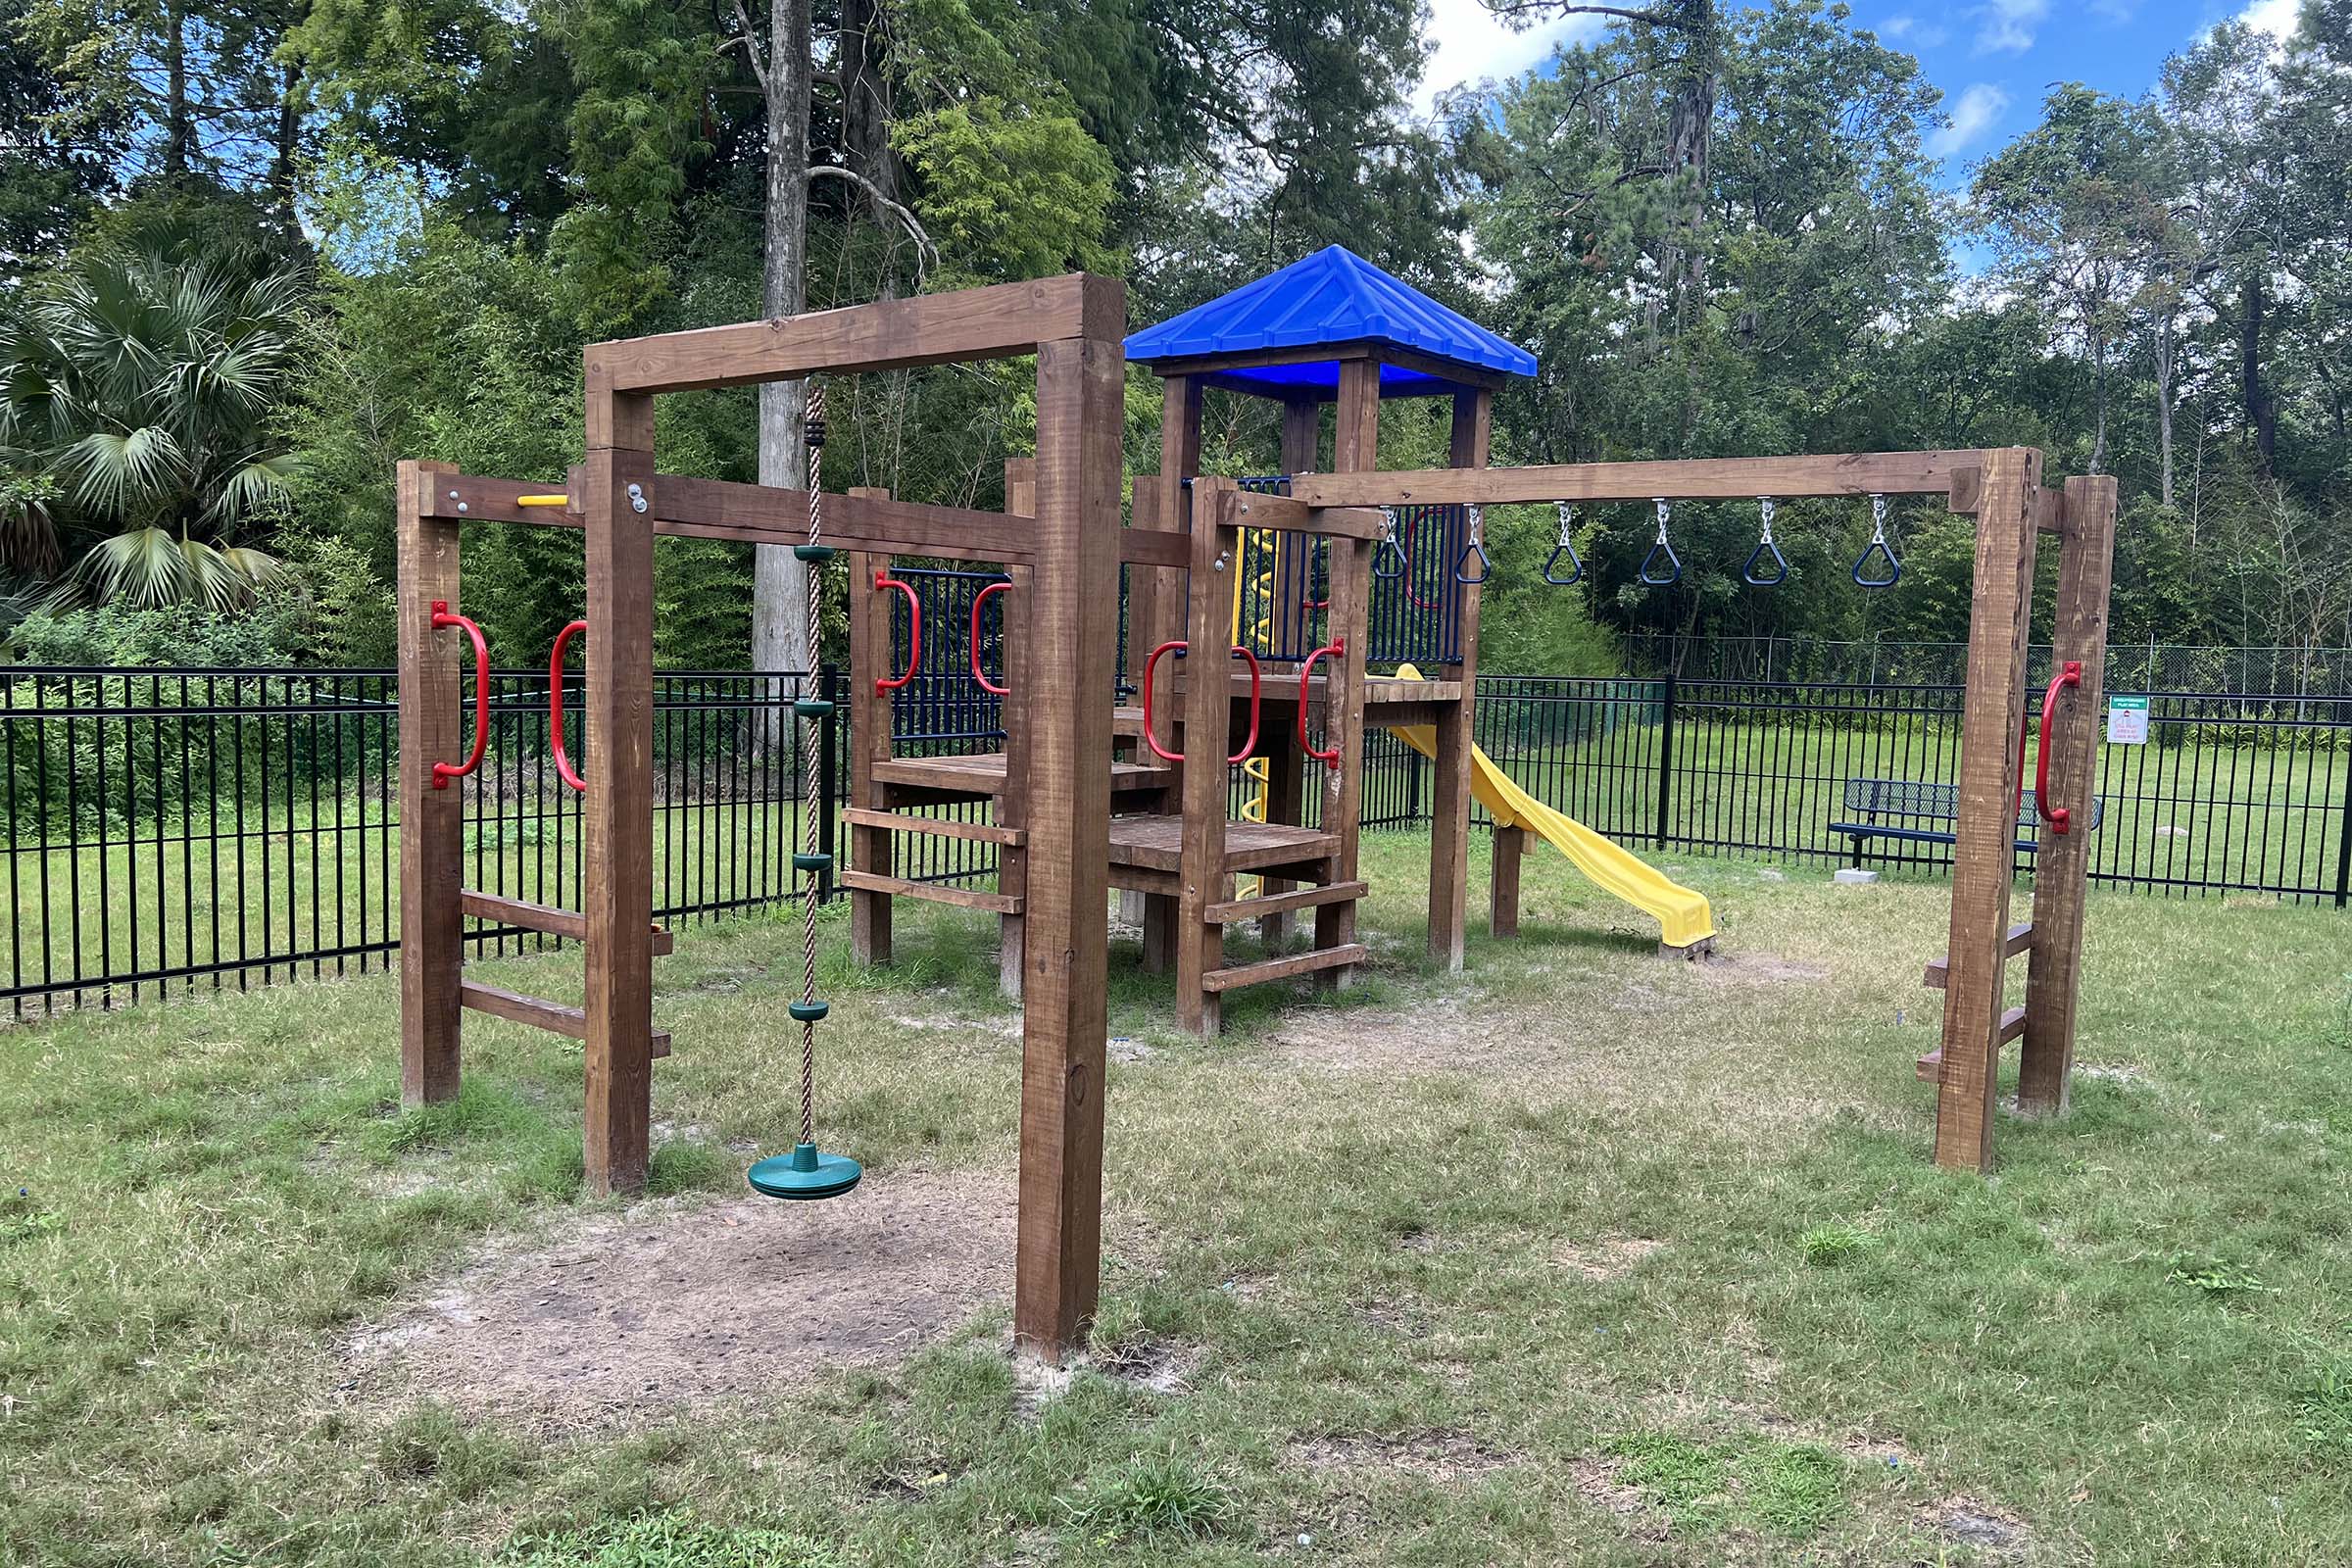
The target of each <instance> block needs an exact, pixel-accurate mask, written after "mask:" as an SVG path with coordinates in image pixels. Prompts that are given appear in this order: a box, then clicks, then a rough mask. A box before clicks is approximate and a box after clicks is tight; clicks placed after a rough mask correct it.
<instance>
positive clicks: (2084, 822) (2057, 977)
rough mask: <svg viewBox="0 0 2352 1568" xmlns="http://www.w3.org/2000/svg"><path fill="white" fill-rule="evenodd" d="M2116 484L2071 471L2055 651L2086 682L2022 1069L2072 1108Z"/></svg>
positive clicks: (2042, 879)
mask: <svg viewBox="0 0 2352 1568" xmlns="http://www.w3.org/2000/svg"><path fill="white" fill-rule="evenodd" d="M2115 512H2116V484H2115V480H2114V479H2113V478H2112V477H2109V476H2103V475H2102V476H2096V477H2077V478H2073V479H2069V480H2067V481H2066V493H2065V504H2064V509H2063V512H2062V517H2063V523H2064V525H2063V527H2062V528H2061V530H2060V532H2059V539H2060V546H2059V552H2060V553H2059V558H2058V606H2057V617H2056V622H2055V624H2054V625H2053V626H2052V627H2051V635H2050V640H2051V643H2052V647H2051V657H2052V659H2053V661H2054V662H2057V663H2059V664H2063V663H2064V662H2066V661H2067V660H2077V661H2080V662H2081V663H2082V686H2081V687H2080V688H2078V689H2076V690H2075V691H2072V692H2068V693H2063V694H2061V696H2060V697H2059V700H2058V713H2057V717H2056V721H2055V722H2054V723H2053V724H2052V726H2051V729H2052V733H2050V734H2048V735H2046V736H2044V737H2043V738H2042V744H2043V745H2044V746H2047V747H2048V748H2050V798H2049V799H2048V800H2047V801H2045V802H2043V805H2045V806H2050V807H2065V808H2066V809H2067V810H2068V811H2069V812H2070V813H2071V823H2070V826H2071V831H2069V832H2067V833H2064V834H2057V833H2052V832H2050V831H2048V830H2047V829H2046V828H2045V829H2044V830H2043V831H2042V834H2041V850H2040V853H2039V854H2038V855H2036V856H2035V857H2034V946H2033V948H2032V950H2031V954H2030V956H2029V957H2028V958H2027V960H2026V964H2027V968H2026V1032H2025V1035H2024V1037H2023V1040H2022V1043H2021V1046H2020V1051H2021V1055H2020V1059H2019V1064H2018V1074H2017V1104H2018V1109H2020V1110H2022V1111H2025V1112H2026V1113H2028V1114H2029V1115H2039V1116H2054V1115H2060V1114H2063V1113H2064V1112H2065V1110H2066V1106H2067V1094H2068V1090H2069V1087H2070V1082H2069V1081H2070V1079H2071V1078H2072V1077H2073V1074H2074V1064H2075V1005H2076V1001H2077V998H2078V995H2079V993H2080V991H2081V989H2082V915H2083V899H2084V895H2085V893H2086V892H2087V891H2088V888H2089V873H2090V803H2091V796H2092V794H2093V793H2094V792H2095V791H2096V789H2097V787H2098V748H2099V740H2100V726H2101V720H2102V718H2103V716H2104V710H2105V707H2106V701H2105V698H2106V673H2107V601H2108V594H2109V590H2110V588H2111V587H2112V586H2113V583H2114V577H2115Z"/></svg>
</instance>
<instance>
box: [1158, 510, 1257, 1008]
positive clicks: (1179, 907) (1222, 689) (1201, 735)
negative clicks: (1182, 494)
mask: <svg viewBox="0 0 2352 1568" xmlns="http://www.w3.org/2000/svg"><path fill="white" fill-rule="evenodd" d="M1239 495H1240V492H1239V491H1238V489H1237V488H1236V486H1235V484H1234V481H1233V480H1231V479H1224V478H1217V479H1196V480H1194V481H1193V534H1192V547H1193V565H1192V570H1191V571H1190V572H1189V573H1188V574H1187V575H1186V587H1187V596H1186V599H1185V606H1186V612H1187V623H1186V629H1185V640H1186V642H1187V643H1188V644H1190V645H1191V646H1192V647H1194V648H1218V649H1221V648H1224V647H1226V646H1227V645H1228V644H1229V643H1230V642H1231V640H1232V635H1231V634H1232V627H1233V618H1232V617H1233V600H1232V597H1231V595H1232V584H1233V581H1234V575H1235V569H1236V568H1235V567H1234V564H1233V562H1232V561H1231V559H1230V558H1231V557H1233V556H1235V555H1237V554H1238V545H1239V542H1240V540H1239V535H1237V534H1236V532H1235V531H1234V518H1235V516H1236V515H1238V501H1239ZM1220 561H1225V562H1226V564H1227V569H1225V570H1222V571H1220V570H1218V569H1217V564H1218V563H1219V562H1220ZM1217 662H1218V664H1219V666H1220V668H1221V667H1222V665H1223V664H1224V663H1225V659H1224V656H1222V655H1219V656H1218V659H1217ZM1162 668H1163V670H1164V669H1165V665H1164V664H1163V665H1162ZM1183 711H1184V747H1183V750H1184V755H1185V765H1184V795H1183V830H1182V832H1181V834H1180V836H1179V840H1178V843H1179V848H1178V851H1177V864H1176V875H1177V895H1176V926H1175V933H1176V938H1175V945H1176V1024H1177V1027H1179V1028H1181V1029H1187V1030H1190V1031H1192V1032H1193V1033H1195V1034H1200V1035H1209V1036H1213V1035H1215V1034H1216V1033H1217V1032H1218V1031H1219V1030H1220V1029H1221V1028H1222V1027H1223V1025H1224V1015H1223V1010H1222V1009H1221V1008H1220V1006H1219V1005H1218V1003H1217V997H1216V993H1215V992H1213V991H1211V990H1210V989H1209V988H1208V986H1207V985H1206V984H1205V982H1204V979H1203V977H1204V976H1205V975H1207V974H1208V972H1209V971H1210V970H1212V969H1217V968H1221V967H1223V965H1224V962H1225V928H1224V927H1223V926H1222V925H1220V924H1217V923H1216V922H1214V921H1212V920H1210V919H1209V918H1208V907H1209V906H1210V905H1211V904H1214V903H1217V902H1218V901H1220V900H1222V899H1225V898H1227V897H1229V896H1230V890H1229V889H1228V888H1227V886H1226V873H1227V872H1228V871H1229V870H1231V869H1232V866H1231V865H1230V863H1229V862H1228V860H1227V858H1226V854H1225V830H1226V815H1225V813H1226V798H1227V782H1226V780H1227V772H1226V764H1225V757H1226V753H1227V751H1228V750H1229V749H1230V748H1231V746H1232V745H1233V741H1232V721H1233V688H1232V686H1231V684H1230V683H1229V682H1227V681H1224V680H1221V679H1220V680H1196V681H1187V682H1185V685H1184V692H1183Z"/></svg>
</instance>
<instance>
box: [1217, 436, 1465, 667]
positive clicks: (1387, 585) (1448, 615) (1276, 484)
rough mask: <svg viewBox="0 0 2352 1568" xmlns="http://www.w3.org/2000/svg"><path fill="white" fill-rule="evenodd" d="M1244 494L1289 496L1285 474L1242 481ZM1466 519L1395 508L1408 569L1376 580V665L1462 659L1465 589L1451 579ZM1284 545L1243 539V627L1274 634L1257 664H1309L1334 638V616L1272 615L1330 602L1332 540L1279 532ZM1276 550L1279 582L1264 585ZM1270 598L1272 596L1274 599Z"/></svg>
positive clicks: (1448, 512) (1442, 511) (1437, 510)
mask: <svg viewBox="0 0 2352 1568" xmlns="http://www.w3.org/2000/svg"><path fill="white" fill-rule="evenodd" d="M1242 485H1243V487H1244V488H1246V489H1250V490H1253V491H1256V492H1258V493H1259V494H1263V495H1288V494H1289V493H1290V488H1291V481H1290V479H1289V477H1288V476H1287V475H1279V474H1277V475H1273V476H1270V477H1264V478H1250V479H1244V480H1242ZM1467 525H1468V518H1467V515H1466V514H1465V513H1464V511H1463V509H1462V508H1460V507H1452V506H1447V507H1398V508H1397V538H1398V542H1399V544H1400V545H1402V547H1403V549H1404V552H1405V557H1406V560H1407V561H1408V562H1409V563H1410V564H1409V566H1408V568H1407V569H1406V570H1404V571H1401V572H1399V573H1398V574H1397V576H1395V577H1375V578H1374V579H1373V580H1372V607H1371V613H1370V614H1369V616H1368V618H1367V624H1368V630H1369V632H1370V636H1371V642H1372V651H1371V662H1373V663H1375V664H1401V663H1407V662H1410V663H1415V664H1425V665H1426V664H1449V663H1455V662H1459V661H1460V659H1461V657H1462V655H1461V649H1462V599H1461V586H1460V584H1458V583H1457V582H1455V581H1454V576H1453V566H1454V561H1455V559H1456V558H1457V557H1458V556H1459V555H1460V554H1461V551H1462V548H1463V543H1464V537H1465V535H1464V529H1465V528H1466V527H1467ZM1278 534H1279V542H1276V541H1274V540H1269V539H1268V538H1267V536H1266V535H1265V533H1264V532H1263V531H1260V532H1258V533H1255V534H1251V533H1245V534H1244V535H1243V539H1242V562H1241V568H1242V625H1243V626H1244V627H1250V626H1255V625H1256V624H1258V622H1259V621H1261V620H1264V621H1268V622H1270V623H1271V624H1272V625H1273V626H1274V627H1275V628H1276V633H1275V635H1274V636H1271V637H1268V638H1267V639H1265V640H1264V642H1263V643H1262V644H1260V645H1258V646H1253V647H1252V648H1251V649H1250V652H1252V653H1254V654H1256V655H1257V657H1258V658H1260V659H1289V660H1300V659H1304V658H1305V657H1306V656H1307V655H1308V654H1311V653H1313V652H1314V651H1315V649H1316V648H1318V647H1320V646H1322V644H1323V642H1324V641H1325V640H1326V639H1327V638H1328V636H1329V634H1330V617H1329V616H1328V615H1326V614H1324V613H1320V612H1318V613H1314V614H1312V615H1299V614H1281V613H1270V612H1274V611H1278V610H1280V609H1282V608H1284V607H1297V606H1299V605H1302V604H1305V603H1308V602H1316V603H1319V602H1321V601H1323V600H1326V599H1328V598H1330V596H1331V590H1330V587H1329V581H1330V575H1329V548H1330V546H1329V541H1327V540H1326V539H1324V538H1323V537H1322V536H1320V535H1318V534H1305V533H1293V532H1290V531H1288V530H1279V531H1278ZM1269 545H1272V547H1273V548H1275V549H1276V550H1277V551H1278V558H1277V560H1278V568H1277V572H1276V580H1275V581H1274V582H1273V583H1272V584H1271V585H1270V588H1269V585H1267V584H1265V583H1263V582H1261V581H1260V578H1261V577H1262V576H1263V575H1264V566H1263V563H1264V561H1265V557H1266V551H1267V549H1268V548H1269ZM1269 594H1270V597H1269Z"/></svg>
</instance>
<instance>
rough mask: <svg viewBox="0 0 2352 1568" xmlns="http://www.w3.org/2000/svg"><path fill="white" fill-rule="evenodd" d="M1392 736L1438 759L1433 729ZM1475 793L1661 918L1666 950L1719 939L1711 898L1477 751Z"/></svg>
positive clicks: (1410, 670)
mask: <svg viewBox="0 0 2352 1568" xmlns="http://www.w3.org/2000/svg"><path fill="white" fill-rule="evenodd" d="M1397 677H1398V678H1399V679H1402V680H1419V679H1420V678H1421V673H1420V671H1419V670H1417V669H1415V668H1414V667H1413V666H1412V665H1410V664H1405V665H1402V666H1400V667H1399V668H1398V669H1397ZM1389 733H1390V734H1392V735H1394V736H1396V737H1397V739H1398V740H1400V741H1402V742H1404V744H1405V745H1407V746H1410V747H1411V748H1412V749H1413V750H1414V751H1416V752H1419V753H1420V754H1421V755H1422V756H1423V757H1429V758H1434V757H1436V756H1437V749H1438V738H1437V732H1436V730H1435V729H1433V728H1432V727H1431V726H1430V725H1427V724H1415V725H1410V726H1397V727H1393V728H1391V729H1390V731H1389ZM1470 793H1471V794H1473V795H1475V796H1477V797H1478V804H1479V805H1481V806H1483V807H1485V808H1486V809H1487V812H1488V814H1489V815H1491V816H1493V817H1494V818H1495V821H1496V822H1498V823H1500V824H1501V825H1502V826H1504V827H1523V828H1527V829H1528V830H1530V831H1531V832H1536V833H1541V834H1542V835H1543V836H1544V839H1545V840H1546V841H1548V842H1549V843H1550V845H1551V847H1552V848H1553V849H1555V850H1557V851H1559V852H1560V853H1561V854H1562V855H1565V856H1566V857H1568V861H1569V863H1570V864H1571V865H1573V866H1575V867H1576V868H1577V869H1578V870H1579V871H1582V872H1584V873H1585V875H1587V876H1589V877H1591V878H1592V879H1593V883H1594V885H1595V886H1597V887H1599V888H1600V890H1601V891H1602V892H1604V893H1608V894H1610V895H1612V896H1614V897H1616V898H1620V899H1623V900H1624V901H1625V902H1626V903H1628V904H1630V905H1632V906H1633V907H1635V908H1637V909H1641V910H1643V911H1645V912H1646V913H1649V914H1651V915H1654V916H1656V917H1657V921H1658V925H1659V927H1660V928H1661V930H1662V931H1663V933H1664V938H1665V943H1666V946H1668V947H1670V948H1687V947H1690V946H1691V944H1692V943H1694V942H1704V941H1707V940H1708V939H1710V938H1711V937H1713V936H1714V935H1715V914H1714V911H1713V910H1712V909H1710V908H1708V907H1707V899H1706V895H1705V894H1703V893H1693V892H1691V890H1690V889H1689V888H1687V887H1684V886H1683V885H1682V884H1681V883H1679V882H1671V881H1668V880H1667V879H1666V878H1665V877H1664V876H1661V875H1660V874H1659V873H1658V870H1657V868H1656V867H1655V866H1652V865H1651V864H1649V862H1647V861H1646V860H1643V859H1642V858H1640V857H1638V856H1635V855H1631V854H1629V853H1627V851H1626V850H1625V849H1624V848H1623V847H1622V846H1620V845H1619V844H1618V843H1617V841H1616V840H1614V839H1611V838H1605V837H1603V836H1602V835H1600V834H1598V833H1595V832H1593V830H1592V829H1591V828H1589V827H1587V826H1585V825H1584V824H1583V823H1582V822H1579V821H1577V820H1576V819H1575V818H1574V817H1570V816H1564V815H1562V814H1561V813H1560V812H1558V811H1555V810H1553V809H1551V808H1550V807H1548V806H1545V805H1544V803H1543V802H1542V801H1539V800H1537V799H1536V798H1535V797H1534V796H1532V795H1530V794H1528V793H1527V791H1525V790H1523V789H1521V788H1520V787H1519V786H1518V785H1517V784H1514V783H1513V782H1511V779H1510V777H1509V775H1508V774H1506V773H1504V772H1503V770H1502V769H1501V768H1499V767H1496V766H1495V760H1494V759H1493V758H1491V757H1489V756H1488V755H1487V754H1486V753H1485V752H1484V751H1481V750H1480V749H1479V748H1477V747H1475V746H1474V747H1472V748H1471V749H1470Z"/></svg>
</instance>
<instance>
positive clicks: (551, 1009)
mask: <svg viewBox="0 0 2352 1568" xmlns="http://www.w3.org/2000/svg"><path fill="white" fill-rule="evenodd" d="M458 1001H459V1003H460V1004H461V1005H464V1006H465V1007H466V1008H468V1009H469V1010H471V1011H474V1012H486V1013H489V1014H490V1015H491V1016H492V1017H496V1018H504V1019H507V1020H508V1021H509V1022H511V1023H521V1024H528V1025H530V1026H531V1027H532V1028H534V1029H545V1030H546V1031H547V1032H548V1033H550V1034H558V1035H563V1036H564V1038H566V1039H569V1040H585V1039H586V1038H588V1014H587V1012H586V1011H585V1010H584V1009H582V1008H579V1007H571V1006H566V1005H564V1004H563V1003H561V1002H550V1001H548V1000H547V999H546V998H545V997H527V996H524V995H523V994H522V993H521V992H519V991H508V990H505V989H503V988H502V987H499V986H486V985H483V984H482V983H481V982H480V981H478V980H467V981H466V982H464V983H463V984H461V985H460V986H459V987H458ZM647 1054H648V1055H649V1056H651V1057H653V1058H655V1059H659V1058H661V1057H662V1056H666V1055H668V1054H669V1035H668V1034H667V1033H666V1032H665V1031H662V1030H659V1029H657V1030H656V1031H654V1033H653V1035H652V1037H651V1040H650V1042H649V1045H648V1050H647Z"/></svg>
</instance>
